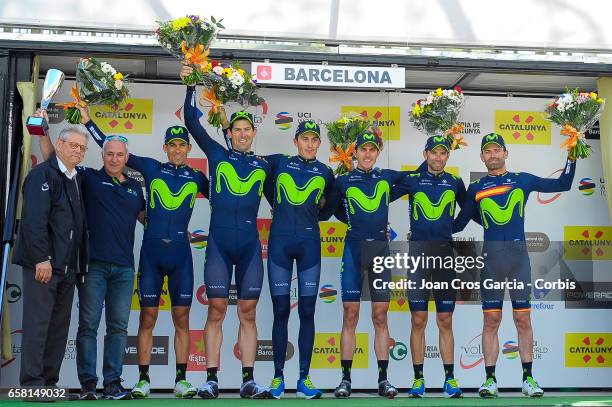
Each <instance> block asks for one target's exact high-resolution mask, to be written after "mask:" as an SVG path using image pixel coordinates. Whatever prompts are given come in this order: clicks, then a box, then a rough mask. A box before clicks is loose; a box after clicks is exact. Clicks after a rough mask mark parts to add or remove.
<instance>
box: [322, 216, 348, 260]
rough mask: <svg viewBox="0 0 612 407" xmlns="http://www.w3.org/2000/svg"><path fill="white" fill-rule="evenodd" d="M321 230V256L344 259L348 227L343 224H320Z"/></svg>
mask: <svg viewBox="0 0 612 407" xmlns="http://www.w3.org/2000/svg"><path fill="white" fill-rule="evenodd" d="M319 226H320V228H321V256H322V257H342V251H343V250H344V237H345V236H346V225H345V224H344V223H342V222H319Z"/></svg>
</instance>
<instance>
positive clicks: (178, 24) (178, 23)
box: [172, 17, 191, 31]
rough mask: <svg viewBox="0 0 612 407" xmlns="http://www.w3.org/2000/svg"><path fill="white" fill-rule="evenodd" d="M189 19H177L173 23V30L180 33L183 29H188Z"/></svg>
mask: <svg viewBox="0 0 612 407" xmlns="http://www.w3.org/2000/svg"><path fill="white" fill-rule="evenodd" d="M189 21H191V20H189V18H187V17H181V18H177V19H176V20H174V21H172V30H174V31H180V30H182V29H183V28H185V27H187V26H188V25H189Z"/></svg>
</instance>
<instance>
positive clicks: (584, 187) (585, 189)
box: [578, 178, 595, 196]
mask: <svg viewBox="0 0 612 407" xmlns="http://www.w3.org/2000/svg"><path fill="white" fill-rule="evenodd" d="M578 190H579V191H580V192H582V195H585V196H590V195H593V193H594V192H595V183H594V182H593V180H592V179H591V178H582V179H581V180H580V186H579V187H578Z"/></svg>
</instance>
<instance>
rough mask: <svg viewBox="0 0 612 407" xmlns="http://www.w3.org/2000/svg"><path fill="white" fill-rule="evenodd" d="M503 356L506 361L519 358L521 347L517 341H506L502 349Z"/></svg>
mask: <svg viewBox="0 0 612 407" xmlns="http://www.w3.org/2000/svg"><path fill="white" fill-rule="evenodd" d="M502 355H504V356H505V357H506V359H516V358H518V357H519V347H518V344H517V343H516V341H506V342H504V346H503V347H502Z"/></svg>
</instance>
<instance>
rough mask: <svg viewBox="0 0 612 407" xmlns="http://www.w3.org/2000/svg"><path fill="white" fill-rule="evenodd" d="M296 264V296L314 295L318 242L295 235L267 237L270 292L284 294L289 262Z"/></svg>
mask: <svg viewBox="0 0 612 407" xmlns="http://www.w3.org/2000/svg"><path fill="white" fill-rule="evenodd" d="M294 261H295V263H296V266H297V278H298V295H299V296H300V297H307V296H315V295H317V292H318V290H319V276H320V275H321V241H320V240H319V239H312V238H311V239H308V238H303V237H296V236H271V237H270V241H269V242H268V283H269V285H270V295H272V296H275V295H288V294H289V291H290V289H291V277H292V275H293V262H294Z"/></svg>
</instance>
